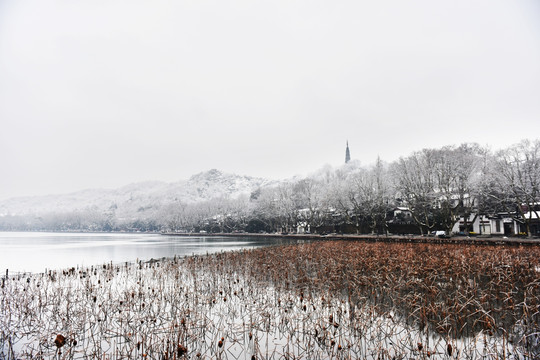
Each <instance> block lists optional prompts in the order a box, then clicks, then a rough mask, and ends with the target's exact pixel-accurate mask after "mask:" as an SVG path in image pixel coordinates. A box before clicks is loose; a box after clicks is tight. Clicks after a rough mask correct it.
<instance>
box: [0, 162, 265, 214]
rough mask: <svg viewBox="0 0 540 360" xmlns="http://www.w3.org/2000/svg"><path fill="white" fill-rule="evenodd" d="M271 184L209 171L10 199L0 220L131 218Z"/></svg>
mask: <svg viewBox="0 0 540 360" xmlns="http://www.w3.org/2000/svg"><path fill="white" fill-rule="evenodd" d="M272 183H273V182H272V181H269V180H266V179H262V178H255V177H250V176H241V175H236V174H228V173H223V172H221V171H219V170H215V169H212V170H209V171H206V172H202V173H199V174H196V175H193V176H192V177H191V178H190V179H188V180H183V181H178V182H173V183H167V182H161V181H149V182H141V183H134V184H130V185H127V186H124V187H121V188H118V189H112V190H110V189H88V190H82V191H78V192H74V193H70V194H61V195H47V196H34V197H16V198H10V199H7V200H4V201H0V216H2V215H28V214H32V215H41V214H47V213H64V212H74V211H89V210H91V211H95V212H100V213H103V212H107V211H111V212H114V213H115V214H116V215H117V216H118V217H123V218H134V217H141V215H143V214H144V213H145V212H152V211H156V210H158V209H159V208H162V207H163V206H164V205H167V204H170V203H178V202H183V203H186V204H193V203H197V202H201V201H205V200H210V199H213V198H219V197H225V198H237V197H238V196H240V195H242V194H246V195H249V194H250V193H251V192H252V191H254V190H256V189H257V188H259V187H263V186H267V185H271V184H272ZM142 217H144V216H142Z"/></svg>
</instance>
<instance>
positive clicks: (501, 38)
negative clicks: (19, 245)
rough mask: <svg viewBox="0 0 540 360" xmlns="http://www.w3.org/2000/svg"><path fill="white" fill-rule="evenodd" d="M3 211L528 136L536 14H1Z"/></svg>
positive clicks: (397, 6)
mask: <svg viewBox="0 0 540 360" xmlns="http://www.w3.org/2000/svg"><path fill="white" fill-rule="evenodd" d="M0 125H1V127H0V199H3V198H4V199H5V198H8V197H12V196H22V195H44V194H49V193H64V192H71V191H76V190H81V189H85V188H96V187H104V188H114V187H119V186H122V185H127V184H129V183H133V182H138V181H144V180H164V181H177V180H182V179H187V178H189V177H190V176H191V175H193V174H195V173H198V172H201V171H205V170H209V169H212V168H217V169H221V170H223V171H226V172H234V173H238V174H242V175H252V176H261V177H269V178H275V179H280V178H287V177H291V176H293V175H296V174H301V175H304V174H307V173H309V172H312V171H315V170H317V169H318V168H320V167H322V166H323V165H325V164H330V165H332V166H337V165H340V164H341V163H343V162H344V159H345V142H346V141H347V140H348V141H349V145H350V149H351V155H352V158H353V159H357V160H360V161H361V163H363V164H370V163H372V162H373V161H374V160H375V159H376V157H377V156H378V155H380V156H381V158H382V159H383V160H386V161H392V160H395V159H397V158H399V157H400V156H406V155H408V154H410V153H411V152H413V151H415V150H420V149H422V148H426V147H440V146H443V145H448V144H460V143H463V142H478V143H480V144H482V145H490V146H491V147H492V148H501V147H505V146H508V145H511V144H513V143H516V142H518V141H519V140H521V139H523V138H537V137H538V136H539V133H540V1H537V0H530V1H521V0H512V1H508V0H504V1H497V0H485V1H477V0H463V1H459V0H452V1H433V0H425V1H416V0H412V1H403V0H395V1H373V0H369V1H361V0H353V1H317V0H306V1H294V0H285V1H280V0H269V1H256V0H246V1H230V0H216V1H206V0H190V1H186V0H171V1H165V0H151V1H150V0H146V1H134V0H79V1H73V0H62V1H59V0H58V1H55V0H36V1H21V0H13V1H6V0H0Z"/></svg>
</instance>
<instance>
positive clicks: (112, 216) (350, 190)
mask: <svg viewBox="0 0 540 360" xmlns="http://www.w3.org/2000/svg"><path fill="white" fill-rule="evenodd" d="M539 189H540V140H534V141H529V140H523V141H521V142H520V143H518V144H515V145H513V146H510V147H508V148H505V149H503V150H499V151H496V152H493V151H491V150H489V149H488V148H485V147H482V146H480V145H478V144H462V145H460V146H445V147H441V148H437V149H423V150H420V151H417V152H414V153H412V154H410V155H409V156H406V157H402V158H400V159H398V160H397V161H394V162H392V163H385V162H383V161H382V160H381V159H377V160H376V161H375V163H374V164H373V165H371V166H361V165H360V164H359V163H357V162H354V161H352V162H350V163H348V164H345V165H344V166H342V167H340V168H337V169H335V168H332V167H330V166H327V167H324V168H323V169H321V170H319V171H318V172H316V173H315V174H313V175H311V176H308V177H306V178H303V179H300V180H295V181H288V182H282V183H280V184H279V185H277V186H272V187H265V188H260V189H257V190H256V191H254V192H252V193H251V194H250V195H246V196H243V197H240V198H236V199H228V198H216V199H213V200H210V201H205V202H200V203H195V204H187V203H182V202H180V201H175V202H169V203H165V204H157V205H155V206H154V208H153V211H152V212H150V213H148V212H145V213H144V216H143V215H141V216H140V217H135V218H133V217H132V218H124V217H122V216H119V215H118V214H117V213H116V212H115V209H114V208H111V209H108V210H107V211H101V212H100V211H98V210H96V209H93V210H84V211H76V212H70V213H55V214H47V215H41V216H29V215H24V216H4V217H1V218H0V229H1V230H47V231H173V232H200V231H206V232H235V231H246V232H296V231H299V230H301V231H311V232H319V233H320V232H345V233H346V232H349V233H351V232H352V233H381V234H384V233H388V232H392V233H420V234H425V233H427V232H430V231H432V230H446V231H448V232H449V231H450V230H451V229H452V227H453V225H454V224H455V223H456V222H457V221H458V220H459V219H460V218H462V217H463V218H466V219H469V218H470V216H471V214H473V215H474V214H485V215H489V216H496V215H497V214H500V213H505V214H506V216H511V217H514V218H515V219H516V220H517V221H518V222H519V223H520V224H522V227H523V229H524V231H526V233H527V234H528V235H533V233H534V235H535V234H536V233H535V231H538V230H535V229H537V227H535V226H533V225H534V224H535V222H537V221H538V212H539V211H538V210H539V207H538V205H539V204H540V193H539ZM395 209H407V210H406V212H400V211H395Z"/></svg>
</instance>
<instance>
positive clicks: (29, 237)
mask: <svg viewBox="0 0 540 360" xmlns="http://www.w3.org/2000/svg"><path fill="white" fill-rule="evenodd" d="M284 242H287V240H280V239H273V238H258V237H257V238H255V237H253V238H251V237H214V236H212V237H204V236H186V237H183V236H163V235H159V234H109V233H106V234H103V233H99V234H89V233H34V232H0V276H1V275H3V274H4V273H5V271H6V269H9V271H10V272H43V271H45V269H64V268H68V267H72V266H90V265H101V264H103V263H109V262H111V261H112V262H113V263H119V262H125V261H136V260H143V261H145V260H150V259H152V258H154V259H158V258H162V257H173V256H175V255H176V256H186V255H193V254H206V253H214V252H220V251H230V250H239V249H247V248H255V247H261V246H269V245H274V244H278V243H284ZM288 242H291V241H288Z"/></svg>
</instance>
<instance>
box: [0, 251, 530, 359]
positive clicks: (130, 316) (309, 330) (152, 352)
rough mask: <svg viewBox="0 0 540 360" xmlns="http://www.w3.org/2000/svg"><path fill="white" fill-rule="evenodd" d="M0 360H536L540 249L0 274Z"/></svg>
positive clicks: (173, 262)
mask: <svg viewBox="0 0 540 360" xmlns="http://www.w3.org/2000/svg"><path fill="white" fill-rule="evenodd" d="M0 294H1V299H0V359H19V358H58V359H64V358H65V359H79V358H80V359H82V358H96V359H97V358H99V359H121V358H140V359H184V358H186V359H187V358H189V359H293V358H294V359H334V358H335V359H411V358H413V359H428V358H430V359H537V358H539V357H540V248H539V247H537V246H529V247H506V246H474V245H448V244H446V245H440V244H437V245H434V244H392V243H366V242H358V241H320V242H311V243H303V244H297V245H285V246H275V247H269V248H260V249H254V250H244V251H238V252H226V253H219V254H213V255H206V256H192V257H187V258H181V259H179V258H173V259H161V260H159V261H150V262H145V263H143V262H138V263H133V264H129V263H126V264H121V265H119V264H105V265H102V266H94V267H90V268H71V269H66V270H63V271H50V272H48V273H46V274H15V275H13V274H11V275H8V276H5V277H3V278H2V279H1V289H0Z"/></svg>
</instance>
